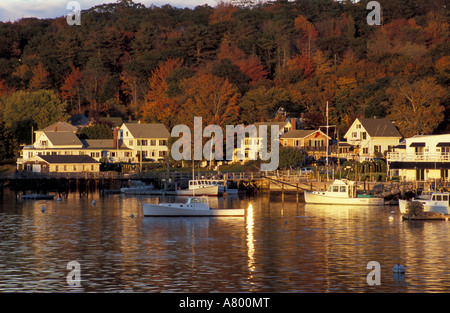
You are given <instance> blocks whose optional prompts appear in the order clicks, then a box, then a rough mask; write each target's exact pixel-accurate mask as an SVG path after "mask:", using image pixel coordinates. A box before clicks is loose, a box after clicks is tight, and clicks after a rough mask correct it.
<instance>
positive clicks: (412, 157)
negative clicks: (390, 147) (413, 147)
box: [387, 152, 450, 162]
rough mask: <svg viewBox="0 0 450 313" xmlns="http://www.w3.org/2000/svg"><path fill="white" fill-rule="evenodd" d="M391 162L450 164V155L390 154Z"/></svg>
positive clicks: (389, 159)
mask: <svg viewBox="0 0 450 313" xmlns="http://www.w3.org/2000/svg"><path fill="white" fill-rule="evenodd" d="M387 160H388V161H389V162H450V153H426V152H424V153H399V152H389V153H388V154H387Z"/></svg>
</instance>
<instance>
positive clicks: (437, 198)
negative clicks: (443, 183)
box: [399, 192, 450, 215]
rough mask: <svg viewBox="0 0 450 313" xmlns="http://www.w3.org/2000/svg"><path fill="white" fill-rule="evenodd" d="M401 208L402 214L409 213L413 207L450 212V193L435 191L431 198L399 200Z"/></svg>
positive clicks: (436, 211)
mask: <svg viewBox="0 0 450 313" xmlns="http://www.w3.org/2000/svg"><path fill="white" fill-rule="evenodd" d="M399 208H400V213H401V214H409V213H410V211H411V209H418V210H420V211H421V212H434V213H442V214H445V215H448V214H449V208H450V193H449V192H433V193H432V194H431V197H430V199H428V200H425V199H414V198H413V199H411V200H402V199H400V200H399Z"/></svg>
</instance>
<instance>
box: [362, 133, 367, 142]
mask: <svg viewBox="0 0 450 313" xmlns="http://www.w3.org/2000/svg"><path fill="white" fill-rule="evenodd" d="M361 138H362V140H366V139H367V133H366V132H361Z"/></svg>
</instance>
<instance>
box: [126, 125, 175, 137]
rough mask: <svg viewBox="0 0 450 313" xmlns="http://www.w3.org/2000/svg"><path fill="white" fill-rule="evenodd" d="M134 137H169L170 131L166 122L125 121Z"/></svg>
mask: <svg viewBox="0 0 450 313" xmlns="http://www.w3.org/2000/svg"><path fill="white" fill-rule="evenodd" d="M123 125H125V126H126V127H127V128H128V130H129V131H130V132H131V134H132V135H133V137H134V138H169V137H170V133H169V131H168V130H167V128H166V127H165V126H164V124H134V123H124V124H123Z"/></svg>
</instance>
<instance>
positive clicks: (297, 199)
mask: <svg viewBox="0 0 450 313" xmlns="http://www.w3.org/2000/svg"><path fill="white" fill-rule="evenodd" d="M297 202H298V183H297Z"/></svg>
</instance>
